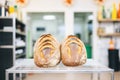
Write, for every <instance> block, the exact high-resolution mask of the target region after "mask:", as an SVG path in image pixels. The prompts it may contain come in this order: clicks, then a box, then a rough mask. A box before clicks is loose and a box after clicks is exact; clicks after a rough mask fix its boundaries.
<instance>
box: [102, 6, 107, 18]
mask: <svg viewBox="0 0 120 80" xmlns="http://www.w3.org/2000/svg"><path fill="white" fill-rule="evenodd" d="M102 18H103V19H105V18H106V12H105V7H104V5H103V6H102Z"/></svg>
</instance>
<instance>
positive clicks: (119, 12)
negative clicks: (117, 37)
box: [117, 3, 120, 19]
mask: <svg viewBox="0 0 120 80" xmlns="http://www.w3.org/2000/svg"><path fill="white" fill-rule="evenodd" d="M117 18H118V19H120V3H119V9H118V13H117Z"/></svg>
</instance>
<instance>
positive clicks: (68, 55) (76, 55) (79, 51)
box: [60, 35, 87, 66]
mask: <svg viewBox="0 0 120 80" xmlns="http://www.w3.org/2000/svg"><path fill="white" fill-rule="evenodd" d="M60 50H61V54H62V63H63V64H64V65H66V66H78V65H82V64H84V63H85V62H86V59H87V53H86V48H85V46H84V44H83V42H82V41H81V40H80V39H79V38H77V37H76V36H74V35H69V36H68V37H67V38H66V39H65V40H64V41H63V43H62V44H61V49H60Z"/></svg>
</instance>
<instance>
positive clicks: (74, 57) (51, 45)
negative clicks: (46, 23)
mask: <svg viewBox="0 0 120 80" xmlns="http://www.w3.org/2000/svg"><path fill="white" fill-rule="evenodd" d="M86 59H87V55H86V48H85V46H84V44H83V42H82V41H81V40H80V39H79V38H77V37H76V36H74V35H69V36H68V37H67V38H66V39H65V40H64V41H63V42H62V43H61V44H60V43H59V42H57V40H56V39H55V38H54V37H53V36H52V35H51V34H44V35H42V36H41V37H40V38H39V39H38V40H37V41H36V43H35V45H34V62H35V64H36V65H37V66H38V67H52V66H56V65H57V64H59V63H60V61H61V60H62V63H63V64H64V65H66V66H78V65H82V64H84V63H85V62H86Z"/></svg>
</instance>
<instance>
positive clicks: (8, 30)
mask: <svg viewBox="0 0 120 80" xmlns="http://www.w3.org/2000/svg"><path fill="white" fill-rule="evenodd" d="M0 32H13V31H9V30H0Z"/></svg>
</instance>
